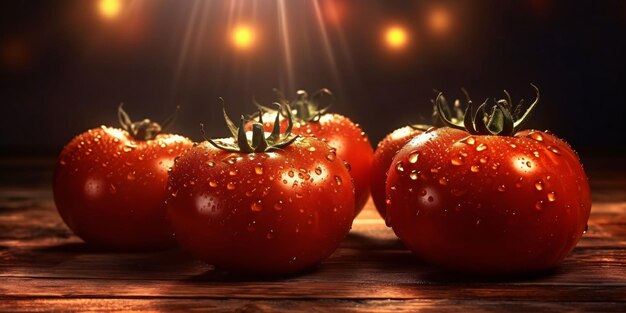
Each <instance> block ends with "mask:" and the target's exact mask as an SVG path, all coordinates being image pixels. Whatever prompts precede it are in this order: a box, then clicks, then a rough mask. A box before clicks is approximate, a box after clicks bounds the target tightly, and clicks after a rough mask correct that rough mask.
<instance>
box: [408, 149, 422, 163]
mask: <svg viewBox="0 0 626 313" xmlns="http://www.w3.org/2000/svg"><path fill="white" fill-rule="evenodd" d="M419 156H420V154H419V153H418V152H417V151H413V152H411V153H409V156H408V158H407V159H408V161H409V163H415V162H417V159H418V158H419Z"/></svg>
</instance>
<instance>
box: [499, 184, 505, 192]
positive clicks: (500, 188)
mask: <svg viewBox="0 0 626 313" xmlns="http://www.w3.org/2000/svg"><path fill="white" fill-rule="evenodd" d="M498 191H499V192H505V191H506V186H505V185H500V186H498Z"/></svg>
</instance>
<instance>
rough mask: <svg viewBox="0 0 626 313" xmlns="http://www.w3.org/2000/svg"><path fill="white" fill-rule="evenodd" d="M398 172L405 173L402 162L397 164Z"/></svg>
mask: <svg viewBox="0 0 626 313" xmlns="http://www.w3.org/2000/svg"><path fill="white" fill-rule="evenodd" d="M396 170H397V171H398V172H404V166H403V165H402V161H400V162H398V163H396Z"/></svg>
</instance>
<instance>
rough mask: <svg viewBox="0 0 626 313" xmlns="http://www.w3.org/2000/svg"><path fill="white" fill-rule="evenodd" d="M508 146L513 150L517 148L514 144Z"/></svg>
mask: <svg viewBox="0 0 626 313" xmlns="http://www.w3.org/2000/svg"><path fill="white" fill-rule="evenodd" d="M509 146H510V147H511V148H513V149H515V148H517V145H516V144H514V143H512V144H510V145H509Z"/></svg>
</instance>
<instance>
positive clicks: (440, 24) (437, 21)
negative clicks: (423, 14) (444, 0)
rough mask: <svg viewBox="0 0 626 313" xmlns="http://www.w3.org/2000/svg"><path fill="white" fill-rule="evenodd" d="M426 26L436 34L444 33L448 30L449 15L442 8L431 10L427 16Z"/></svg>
mask: <svg viewBox="0 0 626 313" xmlns="http://www.w3.org/2000/svg"><path fill="white" fill-rule="evenodd" d="M428 25H429V26H430V29H431V30H432V31H434V32H436V33H445V32H446V31H447V30H448V29H449V28H450V15H449V14H448V12H447V11H446V10H444V9H442V8H436V9H433V10H432V11H431V12H430V14H429V16H428Z"/></svg>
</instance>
